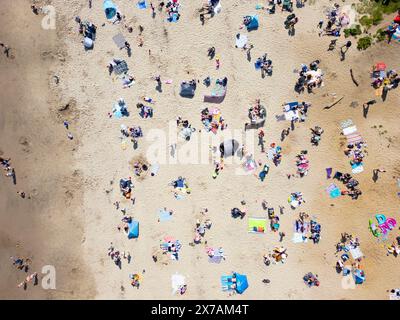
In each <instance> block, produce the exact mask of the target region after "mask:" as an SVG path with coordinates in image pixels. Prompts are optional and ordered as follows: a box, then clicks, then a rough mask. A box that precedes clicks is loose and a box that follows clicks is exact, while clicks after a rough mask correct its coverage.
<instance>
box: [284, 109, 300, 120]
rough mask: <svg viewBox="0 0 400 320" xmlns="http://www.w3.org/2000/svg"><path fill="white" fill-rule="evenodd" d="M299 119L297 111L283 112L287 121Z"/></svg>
mask: <svg viewBox="0 0 400 320" xmlns="http://www.w3.org/2000/svg"><path fill="white" fill-rule="evenodd" d="M298 118H299V112H298V111H297V110H294V111H293V110H291V111H288V112H285V119H286V120H287V121H292V120H296V119H298Z"/></svg>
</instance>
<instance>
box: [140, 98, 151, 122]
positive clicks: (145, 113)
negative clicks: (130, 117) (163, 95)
mask: <svg viewBox="0 0 400 320" xmlns="http://www.w3.org/2000/svg"><path fill="white" fill-rule="evenodd" d="M136 108H138V109H140V111H139V115H140V116H141V117H142V118H144V119H147V118H153V108H152V107H150V106H145V105H144V104H143V103H141V102H139V103H137V104H136Z"/></svg>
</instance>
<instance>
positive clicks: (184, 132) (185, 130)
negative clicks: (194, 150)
mask: <svg viewBox="0 0 400 320" xmlns="http://www.w3.org/2000/svg"><path fill="white" fill-rule="evenodd" d="M176 126H177V127H178V129H180V130H181V131H180V135H181V137H182V138H183V139H185V140H187V141H189V140H190V137H191V135H192V133H193V132H195V131H196V128H193V127H192V125H191V124H190V123H189V120H183V119H182V117H181V116H178V117H177V118H176Z"/></svg>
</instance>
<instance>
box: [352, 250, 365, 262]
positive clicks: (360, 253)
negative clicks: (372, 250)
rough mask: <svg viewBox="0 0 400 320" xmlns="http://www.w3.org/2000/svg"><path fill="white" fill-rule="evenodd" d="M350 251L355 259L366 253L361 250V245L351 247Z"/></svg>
mask: <svg viewBox="0 0 400 320" xmlns="http://www.w3.org/2000/svg"><path fill="white" fill-rule="evenodd" d="M350 253H351V255H352V257H353V259H354V260H356V259H359V258H362V257H364V254H363V253H362V252H361V250H360V247H357V248H353V249H350Z"/></svg>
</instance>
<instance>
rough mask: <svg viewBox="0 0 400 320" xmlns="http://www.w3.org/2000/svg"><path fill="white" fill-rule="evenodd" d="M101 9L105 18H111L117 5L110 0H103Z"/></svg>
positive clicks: (115, 11) (115, 12)
mask: <svg viewBox="0 0 400 320" xmlns="http://www.w3.org/2000/svg"><path fill="white" fill-rule="evenodd" d="M103 9H104V13H105V15H106V17H107V19H112V18H114V16H115V15H116V14H117V7H116V5H115V4H114V3H113V2H112V1H111V0H104V2H103Z"/></svg>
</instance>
